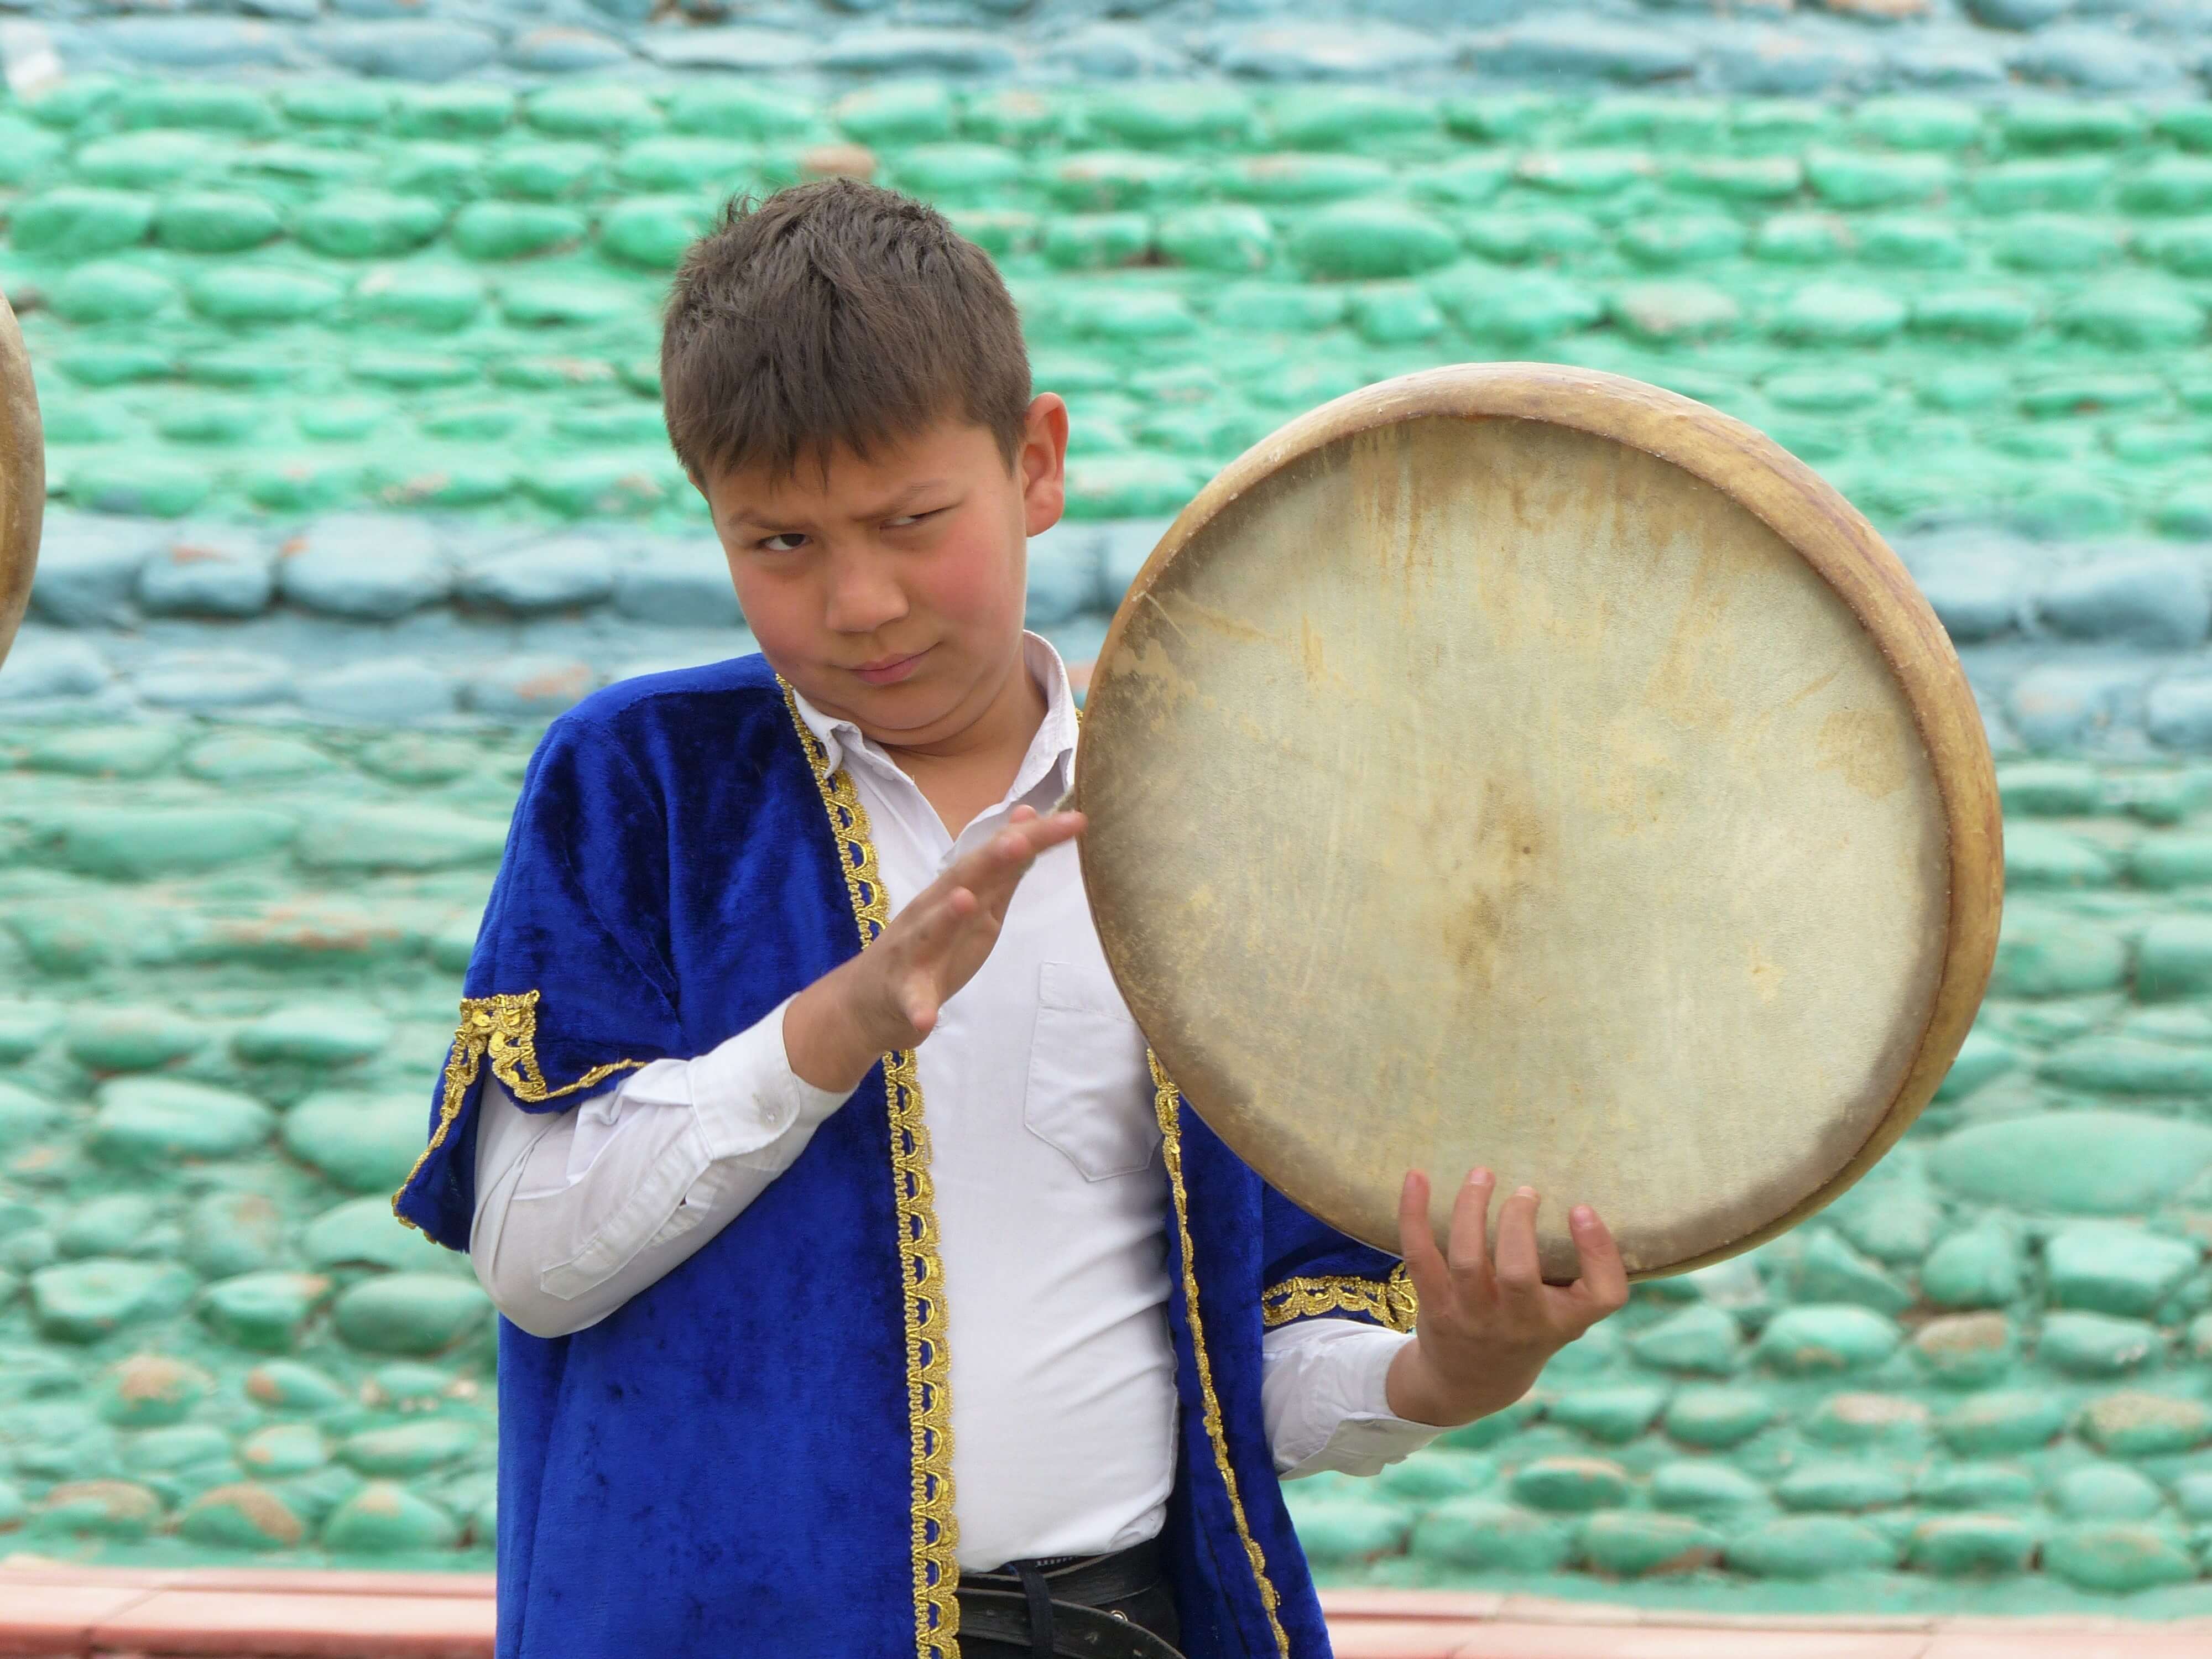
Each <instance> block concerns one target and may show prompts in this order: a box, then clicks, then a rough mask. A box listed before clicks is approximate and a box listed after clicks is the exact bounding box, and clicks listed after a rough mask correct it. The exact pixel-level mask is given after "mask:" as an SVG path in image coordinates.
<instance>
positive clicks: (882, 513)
mask: <svg viewBox="0 0 2212 1659" xmlns="http://www.w3.org/2000/svg"><path fill="white" fill-rule="evenodd" d="M947 483H951V480H950V479H947V478H921V479H917V480H916V481H915V482H914V483H910V484H908V486H907V487H906V488H905V489H902V490H900V491H899V492H898V493H897V494H896V495H893V496H892V497H891V498H890V500H888V501H884V502H883V503H882V504H881V505H880V506H878V507H871V508H869V509H868V510H867V511H866V512H862V513H854V514H853V516H854V518H856V519H887V518H890V517H891V516H892V515H893V514H895V513H897V512H898V511H899V510H900V509H901V508H902V507H905V506H906V505H907V504H908V502H909V501H913V500H915V498H916V497H917V496H921V495H928V494H929V493H930V492H931V491H932V490H937V489H944V488H945V485H946V484H947ZM724 517H725V521H726V522H727V523H730V524H749V525H755V526H759V527H761V528H763V529H769V528H772V527H773V526H775V524H776V523H777V522H778V520H775V518H773V517H770V516H769V514H767V513H763V512H762V511H761V510H760V509H759V508H757V507H747V506H745V505H744V503H743V502H740V503H739V504H738V505H737V506H735V507H732V508H731V509H730V510H729V512H728V513H726V514H725V515H724Z"/></svg>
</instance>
